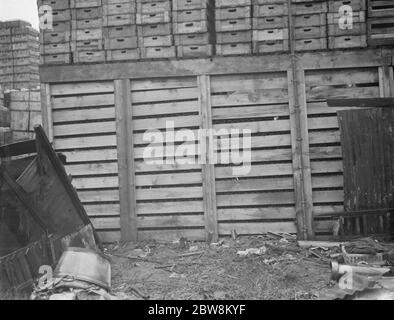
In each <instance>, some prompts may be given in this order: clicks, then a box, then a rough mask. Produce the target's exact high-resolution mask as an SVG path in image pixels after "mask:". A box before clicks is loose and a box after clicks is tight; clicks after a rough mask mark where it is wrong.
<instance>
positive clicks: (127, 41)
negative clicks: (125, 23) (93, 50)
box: [104, 37, 138, 50]
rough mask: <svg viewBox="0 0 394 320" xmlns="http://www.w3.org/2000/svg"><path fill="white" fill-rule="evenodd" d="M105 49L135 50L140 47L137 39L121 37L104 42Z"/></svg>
mask: <svg viewBox="0 0 394 320" xmlns="http://www.w3.org/2000/svg"><path fill="white" fill-rule="evenodd" d="M104 41H105V42H104V48H105V49H106V50H114V49H134V48H137V47H138V39H137V37H127V38H126V37H121V38H112V39H105V40H104Z"/></svg>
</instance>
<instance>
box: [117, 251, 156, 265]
mask: <svg viewBox="0 0 394 320" xmlns="http://www.w3.org/2000/svg"><path fill="white" fill-rule="evenodd" d="M109 255H111V256H114V257H118V258H124V259H129V260H140V261H144V262H150V263H157V264H162V263H163V262H161V261H158V260H153V259H146V258H141V257H136V256H124V255H121V254H114V253H110V254H109Z"/></svg>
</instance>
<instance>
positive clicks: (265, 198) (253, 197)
mask: <svg viewBox="0 0 394 320" xmlns="http://www.w3.org/2000/svg"><path fill="white" fill-rule="evenodd" d="M294 201H295V199H294V192H264V193H246V194H231V195H220V194H219V195H216V202H217V206H218V207H234V206H241V207H242V206H249V205H256V206H257V205H278V204H293V203H294Z"/></svg>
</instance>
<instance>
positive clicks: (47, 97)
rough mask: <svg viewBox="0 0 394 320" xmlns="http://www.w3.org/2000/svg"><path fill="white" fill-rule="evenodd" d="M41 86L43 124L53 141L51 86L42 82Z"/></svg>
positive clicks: (50, 140) (50, 139) (49, 138)
mask: <svg viewBox="0 0 394 320" xmlns="http://www.w3.org/2000/svg"><path fill="white" fill-rule="evenodd" d="M40 88H41V90H40V95H41V113H42V126H43V128H44V131H45V133H46V135H47V137H48V140H49V142H53V121H52V98H51V86H50V85H49V84H48V83H42V84H41V87H40Z"/></svg>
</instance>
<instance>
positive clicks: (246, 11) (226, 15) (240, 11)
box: [215, 6, 252, 20]
mask: <svg viewBox="0 0 394 320" xmlns="http://www.w3.org/2000/svg"><path fill="white" fill-rule="evenodd" d="M251 14H252V11H251V7H250V6H244V7H227V8H216V9H215V19H216V20H233V19H242V18H250V17H251Z"/></svg>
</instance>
